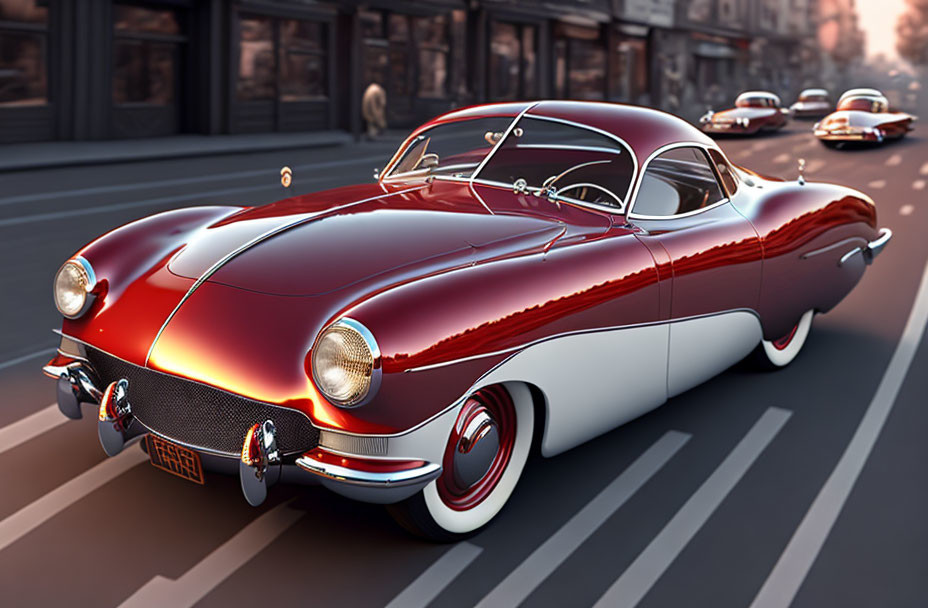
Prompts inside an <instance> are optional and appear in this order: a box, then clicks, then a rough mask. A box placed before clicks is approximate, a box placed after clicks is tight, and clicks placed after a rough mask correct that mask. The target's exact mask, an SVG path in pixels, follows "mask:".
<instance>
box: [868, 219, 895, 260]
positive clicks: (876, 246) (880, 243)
mask: <svg viewBox="0 0 928 608" xmlns="http://www.w3.org/2000/svg"><path fill="white" fill-rule="evenodd" d="M891 238H893V231H892V230H890V229H889V228H881V229H880V236H879V237H878V238H877V239H876V240H874V241H870V242H869V243H868V244H867V249H866V250H865V251H864V260H866V262H867V264H872V263H873V260H874V258H876V256H878V255H880V253H881V252H882V251H883V248H884V247H886V244H887V243H889V240H890V239H891Z"/></svg>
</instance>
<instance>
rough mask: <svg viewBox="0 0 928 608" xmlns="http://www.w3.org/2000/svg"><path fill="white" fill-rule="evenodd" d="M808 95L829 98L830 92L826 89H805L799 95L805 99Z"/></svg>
mask: <svg viewBox="0 0 928 608" xmlns="http://www.w3.org/2000/svg"><path fill="white" fill-rule="evenodd" d="M806 95H825V96H826V97H827V96H828V91H827V90H825V89H803V90H802V92H801V93H800V94H799V96H800V97H805V96H806Z"/></svg>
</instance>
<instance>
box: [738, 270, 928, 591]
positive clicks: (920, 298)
mask: <svg viewBox="0 0 928 608" xmlns="http://www.w3.org/2000/svg"><path fill="white" fill-rule="evenodd" d="M926 323H928V264H926V265H925V271H924V273H923V274H922V280H921V284H920V285H919V288H918V295H917V296H915V303H914V304H913V305H912V311H911V312H910V313H909V318H908V320H907V321H906V324H905V329H904V330H903V331H902V338H900V340H899V344H898V345H896V350H895V352H893V356H892V359H890V361H889V365H888V366H887V367H886V371H885V372H884V374H883V379H882V380H881V381H880V385H879V386H878V387H877V389H876V394H874V396H873V400H872V401H871V402H870V405H869V406H867V411H866V413H865V414H864V417H863V419H861V421H860V425H859V426H858V427H857V430H856V431H855V432H854V437H853V438H852V439H851V442H850V443H849V444H848V446H847V448H846V449H845V450H844V454H842V455H841V460H839V461H838V464H837V465H836V466H835V469H834V471H832V472H831V475H830V476H829V477H828V481H826V482H825V485H824V486H822V489H821V490H819V493H818V496H816V497H815V501H814V502H813V503H812V506H811V507H809V511H808V512H807V513H806V515H805V517H803V518H802V523H800V524H799V527H798V528H797V529H796V531H795V532H794V533H793V537H792V538H791V539H790V541H789V544H788V545H787V546H786V549H784V551H783V554H782V555H780V559H779V560H778V561H777V563H776V566H774V568H773V571H772V572H771V573H770V576H769V577H767V580H766V581H765V582H764V585H763V587H761V589H760V592H759V593H758V594H757V597H756V598H754V602H753V603H752V604H751V606H752V608H780V607H782V608H786V606H789V605H790V604H791V603H792V602H793V598H795V597H796V593H797V592H798V591H799V587H800V585H802V582H803V581H804V580H805V578H806V576H807V575H808V574H809V569H810V568H812V564H813V563H815V559H816V557H817V556H818V554H819V551H821V549H822V545H824V544H825V539H827V538H828V534H829V533H830V532H831V528H832V526H834V523H835V521H836V520H837V519H838V515H840V513H841V510H842V509H843V508H844V503H845V502H846V501H847V497H848V495H849V494H850V493H851V490H852V489H853V488H854V484H855V483H856V482H857V478H858V477H859V476H860V472H861V470H862V469H863V468H864V464H866V462H867V458H869V456H870V452H871V451H872V450H873V446H874V444H875V443H876V440H877V438H878V437H879V435H880V431H881V430H882V429H883V425H884V424H885V422H886V418H887V417H888V416H889V413H890V411H891V410H892V408H893V404H894V403H895V401H896V396H897V395H898V394H899V389H900V388H902V383H903V381H904V380H905V377H906V374H907V373H908V370H909V366H910V365H911V364H912V359H914V358H915V351H916V350H917V349H918V345H919V342H921V339H922V336H923V335H924V333H925V325H926Z"/></svg>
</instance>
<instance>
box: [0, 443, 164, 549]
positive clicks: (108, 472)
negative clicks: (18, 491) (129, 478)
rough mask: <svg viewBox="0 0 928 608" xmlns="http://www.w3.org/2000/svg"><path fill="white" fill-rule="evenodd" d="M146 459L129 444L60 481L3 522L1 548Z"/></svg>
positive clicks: (146, 458)
mask: <svg viewBox="0 0 928 608" xmlns="http://www.w3.org/2000/svg"><path fill="white" fill-rule="evenodd" d="M146 460H148V455H147V454H145V453H144V452H143V451H142V450H140V449H138V448H132V447H130V448H128V449H126V451H124V452H122V453H120V454H119V455H117V456H114V457H113V458H107V459H106V460H104V461H103V462H101V463H100V464H98V465H96V466H95V467H93V468H92V469H89V470H87V471H85V472H83V473H81V474H80V475H78V476H77V477H75V478H74V479H72V480H70V481H67V482H65V483H63V484H61V485H60V486H58V487H57V488H55V489H54V490H52V491H51V492H49V493H48V494H46V495H45V496H43V497H42V498H39V499H38V500H36V501H34V502H32V503H30V504H28V505H26V506H25V507H23V508H22V509H20V510H19V511H17V512H16V513H13V514H12V515H10V516H9V517H7V518H6V519H4V520H3V521H0V551H2V550H4V549H6V548H7V547H9V546H10V545H11V544H13V543H14V542H16V541H17V540H19V539H20V538H22V537H23V536H25V535H26V534H28V533H29V532H31V531H32V530H34V529H35V528H37V527H39V526H40V525H42V524H44V523H45V522H46V521H48V520H49V519H51V518H52V517H54V516H55V515H57V514H58V513H60V512H61V511H63V510H65V509H66V508H68V507H69V506H71V505H73V504H74V503H75V502H77V501H79V500H80V499H82V498H84V497H85V496H87V495H88V494H90V493H91V492H93V491H94V490H96V489H98V488H100V487H101V486H103V485H105V484H106V483H108V482H110V481H112V480H113V479H115V478H116V477H119V476H120V475H122V474H123V473H125V472H126V471H128V470H129V469H131V468H132V467H134V466H136V465H138V464H140V463H142V462H145V461H146Z"/></svg>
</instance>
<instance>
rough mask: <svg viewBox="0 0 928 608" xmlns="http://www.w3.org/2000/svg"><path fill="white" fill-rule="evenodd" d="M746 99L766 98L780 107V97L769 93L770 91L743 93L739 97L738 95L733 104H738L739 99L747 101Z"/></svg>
mask: <svg viewBox="0 0 928 608" xmlns="http://www.w3.org/2000/svg"><path fill="white" fill-rule="evenodd" d="M748 97H767V98H772V99H774V100H776V103H777V105H780V96H779V95H777V94H776V93H771V92H770V91H745V92H744V93H742V94H741V95H738V96H737V97H736V98H735V103H738V101H739V100H741V99H747V98H748Z"/></svg>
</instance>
